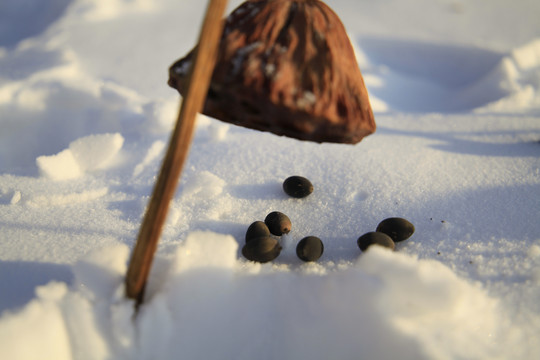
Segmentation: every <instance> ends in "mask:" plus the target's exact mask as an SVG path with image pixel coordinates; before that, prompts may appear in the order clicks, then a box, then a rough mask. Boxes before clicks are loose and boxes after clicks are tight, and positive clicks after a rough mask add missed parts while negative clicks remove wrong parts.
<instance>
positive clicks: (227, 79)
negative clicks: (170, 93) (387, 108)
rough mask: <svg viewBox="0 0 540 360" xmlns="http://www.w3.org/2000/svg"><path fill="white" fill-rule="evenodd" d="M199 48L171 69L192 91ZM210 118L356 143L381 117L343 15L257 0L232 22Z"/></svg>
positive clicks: (317, 4)
mask: <svg viewBox="0 0 540 360" xmlns="http://www.w3.org/2000/svg"><path fill="white" fill-rule="evenodd" d="M196 50H197V47H195V48H194V49H193V50H192V51H191V52H190V53H188V54H187V55H186V56H185V57H184V58H182V59H180V60H178V61H177V62H175V63H174V64H173V65H172V66H171V67H170V69H169V85H170V86H172V87H174V88H176V89H177V90H178V91H179V92H180V94H182V95H184V94H185V93H186V91H187V84H188V80H189V73H190V68H191V63H192V59H193V58H194V53H195V52H196ZM203 113H204V114H206V115H208V116H211V117H214V118H217V119H220V120H222V121H226V122H229V123H233V124H236V125H241V126H245V127H248V128H251V129H256V130H261V131H269V132H272V133H274V134H277V135H285V136H289V137H292V138H296V139H300V140H309V141H315V142H336V143H351V144H354V143H357V142H359V141H360V140H362V138H363V137H364V136H367V135H369V134H371V133H373V132H374V131H375V120H374V117H373V112H372V110H371V106H370V103H369V98H368V93H367V90H366V87H365V85H364V80H363V78H362V74H361V72H360V68H359V67H358V63H357V61H356V58H355V55H354V50H353V47H352V45H351V42H350V40H349V38H348V35H347V32H346V31H345V28H344V26H343V24H342V23H341V21H340V19H339V17H338V16H337V15H336V14H335V13H334V12H333V11H332V10H331V9H330V8H329V7H328V6H327V5H326V4H324V3H323V2H322V1H318V0H251V1H246V2H244V3H243V4H241V5H240V6H239V7H238V8H236V10H234V11H233V12H232V13H231V14H230V15H229V17H228V18H227V19H226V20H225V28H224V32H223V35H222V38H221V42H220V45H219V52H218V58H217V63H216V67H215V69H214V72H213V75H212V80H211V84H210V89H209V91H208V95H207V98H206V101H205V105H204V109H203Z"/></svg>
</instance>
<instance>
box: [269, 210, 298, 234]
mask: <svg viewBox="0 0 540 360" xmlns="http://www.w3.org/2000/svg"><path fill="white" fill-rule="evenodd" d="M264 223H265V224H266V226H268V229H269V230H270V232H271V233H272V234H274V235H276V236H281V235H283V234H288V233H289V232H290V231H291V227H292V224H291V220H290V219H289V217H288V216H287V215H285V214H283V213H281V212H279V211H273V212H271V213H270V214H268V215H267V216H266V218H265V219H264Z"/></svg>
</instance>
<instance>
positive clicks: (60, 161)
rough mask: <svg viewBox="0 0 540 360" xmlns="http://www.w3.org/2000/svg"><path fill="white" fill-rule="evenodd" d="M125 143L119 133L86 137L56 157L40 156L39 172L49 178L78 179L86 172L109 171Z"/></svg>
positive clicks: (74, 142)
mask: <svg viewBox="0 0 540 360" xmlns="http://www.w3.org/2000/svg"><path fill="white" fill-rule="evenodd" d="M123 144H124V138H123V136H122V135H120V134H118V133H116V134H101V135H90V136H85V137H82V138H80V139H77V140H75V141H73V142H71V143H70V144H69V148H67V149H65V150H62V151H61V152H59V153H58V154H56V155H51V156H40V157H38V158H37V159H36V164H37V166H38V168H39V170H40V173H41V174H42V175H43V176H45V177H48V178H50V179H53V180H68V179H75V178H78V177H80V176H82V175H83V174H85V173H86V172H92V171H96V170H99V169H103V168H106V167H107V166H108V165H110V163H111V161H112V160H113V159H114V157H115V156H116V155H117V154H118V152H119V151H120V149H121V148H122V145H123Z"/></svg>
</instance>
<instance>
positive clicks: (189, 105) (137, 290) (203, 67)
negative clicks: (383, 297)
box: [125, 0, 227, 307]
mask: <svg viewBox="0 0 540 360" xmlns="http://www.w3.org/2000/svg"><path fill="white" fill-rule="evenodd" d="M226 6H227V0H210V2H209V4H208V7H207V10H206V16H205V18H204V22H203V25H202V29H201V33H200V36H199V42H198V44H199V46H198V51H197V54H195V60H194V62H193V65H192V67H191V74H190V80H189V85H188V91H187V93H186V96H185V97H184V101H183V103H182V106H181V108H180V112H179V114H178V119H177V122H176V126H175V129H174V131H173V133H172V136H171V139H170V142H169V148H168V150H167V154H166V156H165V159H164V161H163V164H162V166H161V171H160V173H159V177H158V180H157V182H156V184H155V186H154V190H153V193H152V198H151V199H150V202H149V204H148V209H147V211H146V213H145V216H144V219H143V222H142V224H141V227H140V229H139V235H138V238H137V243H136V244H135V248H134V250H133V253H132V255H131V260H130V263H129V268H128V271H127V275H126V279H125V285H126V296H127V297H128V298H131V299H134V300H135V301H136V306H137V307H138V306H139V305H140V304H141V303H142V302H143V298H144V290H145V286H146V281H147V279H148V274H149V273H150V268H151V266H152V260H153V258H154V253H155V251H156V249H157V245H158V241H159V237H160V235H161V232H162V228H163V224H164V223H165V219H166V217H167V212H168V210H169V203H170V201H171V199H172V198H173V196H174V194H175V192H176V187H177V185H178V180H179V178H180V174H181V172H182V167H183V165H184V162H185V160H186V158H187V155H188V152H189V147H190V145H191V140H192V137H193V129H194V124H195V117H196V115H197V113H198V112H200V111H201V109H202V107H203V103H204V100H205V98H206V94H207V93H208V87H209V84H210V77H211V75H212V72H213V69H214V66H215V63H216V57H217V49H218V43H219V39H220V37H221V33H222V31H223V21H222V18H223V14H224V12H225V8H226Z"/></svg>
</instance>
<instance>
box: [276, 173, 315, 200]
mask: <svg viewBox="0 0 540 360" xmlns="http://www.w3.org/2000/svg"><path fill="white" fill-rule="evenodd" d="M283 191H285V193H286V194H287V195H289V196H292V197H295V198H304V197H306V196H308V195H309V194H311V193H312V192H313V184H312V183H311V181H309V180H308V179H306V178H305V177H303V176H291V177H288V178H287V179H285V181H284V182H283Z"/></svg>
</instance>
